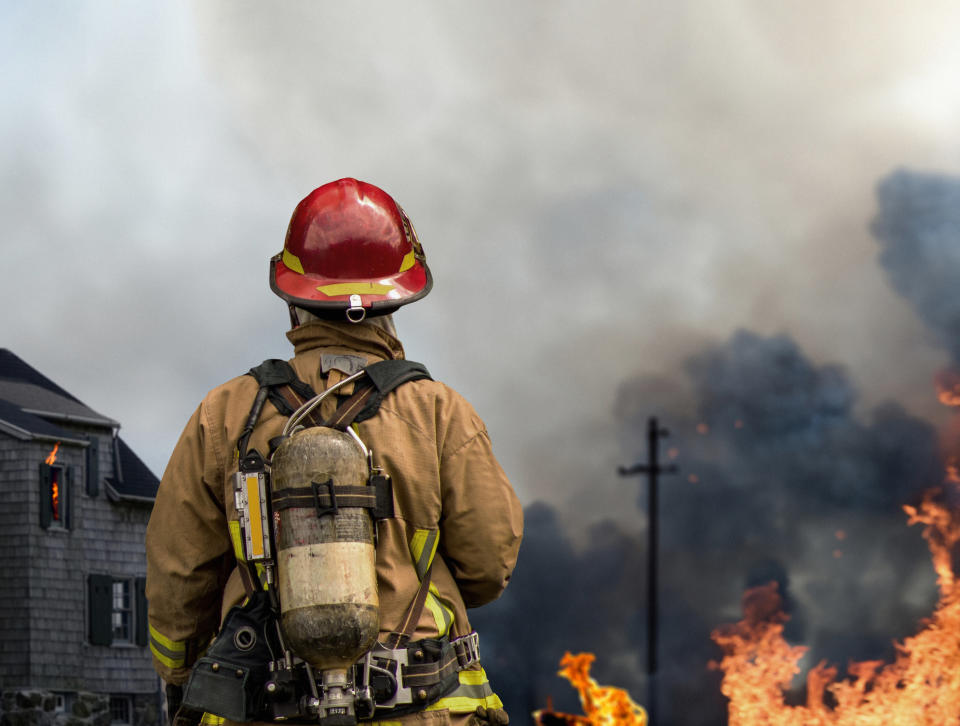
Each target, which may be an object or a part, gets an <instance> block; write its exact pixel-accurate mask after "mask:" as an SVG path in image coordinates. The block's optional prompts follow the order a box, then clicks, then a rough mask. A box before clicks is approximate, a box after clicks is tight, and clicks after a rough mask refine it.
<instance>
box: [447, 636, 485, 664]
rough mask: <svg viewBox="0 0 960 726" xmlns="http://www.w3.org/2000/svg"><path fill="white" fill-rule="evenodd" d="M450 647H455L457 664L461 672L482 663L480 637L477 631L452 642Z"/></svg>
mask: <svg viewBox="0 0 960 726" xmlns="http://www.w3.org/2000/svg"><path fill="white" fill-rule="evenodd" d="M450 645H452V646H453V649H454V651H455V652H456V654H457V663H458V665H459V666H460V668H459V670H463V669H464V668H468V667H470V666H472V665H473V664H474V663H479V662H480V635H479V634H478V633H477V631H476V630H474V631H473V632H472V633H470V634H469V635H464V636H463V637H462V638H457V639H456V640H451V641H450Z"/></svg>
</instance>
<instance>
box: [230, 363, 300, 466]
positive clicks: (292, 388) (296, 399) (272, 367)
mask: <svg viewBox="0 0 960 726" xmlns="http://www.w3.org/2000/svg"><path fill="white" fill-rule="evenodd" d="M247 375H250V376H253V378H254V379H255V380H256V381H257V383H259V384H260V390H259V391H257V397H256V398H255V399H253V406H252V407H251V408H250V414H249V415H248V416H247V421H246V424H245V425H244V427H243V431H242V432H241V433H240V438H239V439H238V440H237V452H238V458H240V459H242V458H243V457H244V456H246V455H247V444H248V443H249V442H250V436H251V435H252V434H253V429H254V427H255V426H256V425H257V421H258V420H259V419H260V413H261V412H262V411H263V406H264V404H265V403H266V402H267V401H268V400H269V401H270V403H272V404H273V405H274V406H275V407H276V409H277V411H279V412H280V413H281V414H282V415H284V416H289V415H290V414H292V413H293V412H294V410H295V409H296V408H297V406H299V405H300V403H302V402H303V401H306V400H308V399H310V398H313V397H314V396H315V395H316V394H315V393H314V391H313V388H311V387H310V384H308V383H305V382H303V381H301V380H300V379H299V378H297V374H296V372H295V371H294V370H293V366H291V365H290V364H289V363H288V362H287V361H285V360H280V359H279V358H270V359H268V360H265V361H264V362H263V363H261V364H260V365H258V366H255V367H254V368H251V369H250V370H249V371H247Z"/></svg>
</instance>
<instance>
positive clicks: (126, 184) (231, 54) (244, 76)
mask: <svg viewBox="0 0 960 726" xmlns="http://www.w3.org/2000/svg"><path fill="white" fill-rule="evenodd" d="M0 13H2V23H0V39H2V41H3V42H2V48H3V50H2V51H0V53H2V56H0V58H2V60H3V63H4V73H3V74H0V88H2V90H3V92H4V97H5V99H7V100H6V101H5V104H4V113H3V114H2V115H0V131H2V134H0V139H2V141H0V161H2V163H0V183H2V186H3V189H4V194H3V195H2V196H0V209H2V225H3V227H2V229H3V234H2V236H0V244H2V245H3V260H4V270H5V284H4V286H3V292H2V295H3V301H4V309H5V313H4V317H3V325H4V328H3V330H4V345H6V346H7V347H9V348H11V349H12V350H14V352H16V353H17V354H18V355H20V356H21V357H23V358H24V359H25V360H27V361H29V362H30V363H31V364H32V365H35V366H36V367H38V368H40V369H41V370H43V371H44V373H46V374H47V375H48V376H50V377H51V378H53V379H54V380H56V381H57V382H58V383H60V384H61V385H63V386H64V387H65V388H67V389H68V390H70V391H71V392H72V393H74V395H76V396H78V397H79V398H80V399H81V400H83V401H84V402H85V403H87V404H88V405H90V406H91V407H93V408H94V409H96V410H99V411H101V412H103V413H104V414H105V415H109V416H111V417H113V418H116V419H118V420H120V421H121V422H122V424H123V428H124V436H125V438H126V440H128V441H130V443H131V445H132V446H133V448H134V449H135V450H136V451H137V452H138V453H140V454H141V455H142V456H143V457H144V459H145V460H146V461H147V463H148V464H149V465H150V466H151V468H152V469H153V470H154V471H156V472H157V473H160V472H161V471H162V469H163V466H164V463H165V461H166V458H167V456H168V453H169V451H170V449H171V448H172V447H173V444H174V443H175V441H176V438H177V436H178V434H179V430H180V428H181V426H182V425H183V422H184V421H185V420H186V418H187V417H188V416H189V413H190V411H191V410H192V409H193V408H194V407H195V406H196V404H197V403H198V402H199V400H200V398H201V397H202V396H203V394H204V393H205V392H206V391H207V390H209V389H210V388H211V387H213V386H215V385H217V384H218V383H220V382H222V381H223V380H225V379H226V378H229V377H230V376H232V375H236V374H239V373H241V372H243V371H245V370H247V369H248V368H249V367H250V366H251V365H254V364H256V363H257V362H259V361H261V360H263V359H264V358H267V357H285V356H287V355H289V350H290V348H289V346H288V344H287V341H286V340H285V339H284V337H283V331H284V329H285V327H286V315H285V311H284V309H283V305H282V304H281V303H280V302H279V301H278V300H276V299H275V298H274V297H273V296H272V295H271V293H270V292H269V290H268V287H267V260H268V258H269V256H270V255H272V254H274V253H275V252H277V251H278V250H279V249H280V247H281V245H282V240H283V235H284V231H285V227H286V223H287V221H288V219H289V215H290V213H291V211H292V209H293V207H294V206H295V204H296V202H297V201H299V199H301V198H302V197H303V196H305V195H306V193H307V192H309V191H310V190H311V189H312V188H314V187H315V186H318V185H319V184H321V183H324V182H326V181H329V180H331V179H335V178H338V177H341V176H356V177H358V178H361V179H365V180H368V181H371V182H374V183H376V184H379V185H381V186H383V187H384V188H385V189H387V190H388V191H389V192H391V193H392V194H393V195H394V196H395V197H396V198H397V199H398V200H399V201H400V203H401V204H402V205H403V206H404V208H405V209H406V211H407V212H408V213H409V214H410V216H411V218H412V219H413V221H414V224H415V225H416V226H417V229H418V232H419V233H420V236H421V239H422V241H423V243H424V247H425V249H426V252H427V257H428V261H429V263H430V265H431V269H432V270H433V273H434V277H435V280H436V286H435V288H434V291H433V292H432V293H431V295H430V296H429V298H427V299H426V300H424V301H423V302H422V303H420V304H418V305H413V306H410V307H409V308H405V309H404V310H402V311H401V312H400V314H398V316H397V324H398V326H399V330H400V333H401V336H402V337H403V339H404V342H405V344H406V346H407V351H408V355H409V357H411V358H414V359H418V360H422V361H424V362H425V363H426V364H428V366H429V367H430V370H431V371H432V372H433V374H434V375H435V376H437V377H438V378H441V379H443V380H445V381H447V382H449V383H451V384H452V385H453V386H454V387H455V388H457V389H458V390H461V391H462V392H463V393H464V394H465V395H466V396H467V397H468V398H469V399H470V400H471V401H472V402H474V404H475V405H476V407H477V409H478V411H479V412H480V414H481V415H482V416H483V417H484V419H485V420H486V421H487V423H488V427H489V429H490V432H491V435H492V437H493V439H494V443H495V446H496V447H497V451H498V454H499V456H500V458H501V459H502V461H503V463H504V465H505V467H506V469H507V471H508V472H509V473H510V474H511V475H512V476H513V478H514V479H515V481H516V483H517V487H518V489H519V491H520V493H521V495H522V496H524V498H525V499H526V500H528V501H532V500H533V499H534V498H537V497H546V496H551V497H552V498H553V499H555V500H558V501H559V500H563V499H566V498H568V497H569V496H571V495H572V494H573V492H572V491H571V489H572V486H573V485H567V484H566V483H564V482H562V481H558V482H554V483H552V484H551V485H550V488H549V489H548V490H543V491H541V490H539V489H538V490H534V488H533V487H534V484H533V482H532V479H531V477H530V476H529V475H528V473H527V472H528V470H529V469H531V468H532V469H536V468H537V467H538V466H546V467H554V466H557V464H556V462H555V461H554V459H555V458H556V457H555V456H554V457H549V460H546V461H543V459H544V456H542V455H541V449H542V448H543V446H544V445H545V444H544V441H548V440H553V441H556V440H558V439H564V440H565V442H564V443H565V445H564V446H563V447H562V448H563V449H564V450H570V449H572V448H574V444H573V439H578V440H580V441H582V438H581V437H582V436H584V434H583V433H581V432H578V431H576V430H575V428H574V427H571V426H570V424H569V422H571V421H590V422H591V423H592V424H594V425H592V426H591V427H590V430H589V432H588V433H587V434H586V436H588V437H590V438H591V439H592V440H591V441H590V442H589V444H590V446H591V448H593V449H596V450H597V451H600V452H602V458H616V456H617V447H616V445H615V444H614V445H610V444H608V443H606V442H607V441H608V440H609V439H610V438H611V437H613V438H614V439H615V438H616V431H615V430H612V429H611V428H610V426H609V414H608V412H609V411H610V408H611V406H612V405H613V397H614V391H615V390H616V387H617V385H618V384H619V383H620V382H621V381H622V380H624V379H625V378H626V377H628V376H631V375H634V374H636V373H645V374H654V373H657V372H660V371H668V372H669V371H670V369H671V366H672V365H673V364H674V362H675V361H676V360H677V359H678V357H681V356H683V355H684V354H686V353H688V352H690V351H691V350H692V349H694V348H695V347H697V346H698V345H699V344H700V343H701V342H702V341H703V340H704V339H712V340H718V339H723V338H724V337H726V336H728V335H730V334H731V333H732V332H733V331H734V330H736V329H737V328H740V327H746V328H749V329H752V330H756V331H759V332H762V333H765V334H773V333H777V332H787V333H789V334H790V335H792V336H793V337H794V339H796V340H797V341H798V342H799V343H800V344H801V345H802V346H803V347H804V348H805V349H806V350H808V351H809V352H810V355H812V356H814V357H815V358H816V359H818V360H821V361H826V360H835V361H840V362H842V363H844V364H846V365H848V366H850V367H851V368H852V369H854V370H856V371H857V380H858V382H859V385H860V386H861V390H862V398H861V401H862V402H865V403H866V404H868V405H869V404H872V403H875V402H877V401H879V400H882V399H884V398H889V397H894V398H896V399H897V400H899V401H901V402H903V403H904V405H906V406H907V407H908V408H909V409H910V410H912V411H917V412H923V411H926V412H928V413H929V412H930V411H932V406H931V404H930V403H929V396H928V391H927V387H928V385H929V380H930V376H931V371H933V370H935V369H936V368H937V367H938V366H939V365H940V364H941V363H942V353H941V352H940V351H939V349H938V348H937V347H936V346H935V345H932V344H931V341H930V340H929V339H928V337H927V335H926V333H925V331H924V329H923V325H922V324H921V323H920V322H919V321H917V320H916V318H915V316H914V315H913V313H912V311H911V310H910V306H909V305H908V304H906V303H905V302H904V301H903V300H902V299H900V298H899V297H898V295H897V294H896V293H895V292H894V291H893V290H892V289H891V287H890V285H889V284H888V282H887V280H886V278H885V276H884V274H883V272H882V270H881V269H880V268H879V267H878V266H877V264H876V251H877V250H876V245H875V243H874V241H873V240H872V239H871V237H870V235H869V232H868V230H867V222H868V221H869V219H870V218H871V217H872V216H873V214H874V211H875V204H876V202H875V199H874V198H873V194H872V190H873V187H874V185H875V183H876V180H877V179H879V178H881V177H882V176H884V175H886V174H887V173H889V171H890V170H891V169H893V168H896V167H897V166H903V165H908V166H912V167H917V168H942V167H943V164H944V160H947V159H950V158H954V157H955V156H956V153H955V152H956V147H957V143H958V142H957V139H956V135H955V133H954V129H955V128H956V123H954V122H955V120H956V118H957V110H958V106H957V103H956V102H955V98H954V95H953V94H952V93H950V92H949V91H951V90H952V89H953V88H954V87H955V84H954V83H953V79H954V72H955V70H956V68H957V60H958V51H957V50H956V45H955V43H953V40H952V36H951V35H950V33H949V32H948V29H949V28H951V27H954V26H955V24H956V23H955V21H956V19H957V18H956V17H955V14H956V9H955V8H954V7H953V6H952V5H951V4H949V3H937V2H935V3H925V4H924V5H923V7H922V8H911V9H904V8H901V7H900V6H899V5H898V4H896V3H893V2H890V3H881V4H879V5H878V4H876V3H872V2H870V3H867V2H853V3H844V4H843V5H840V6H838V5H837V4H835V3H829V2H822V3H812V4H811V3H806V4H804V5H803V6H802V8H801V7H800V6H798V7H797V8H792V9H791V8H785V7H774V6H770V5H769V4H766V3H759V2H746V1H745V2H738V3H732V4H731V3H727V2H706V3H703V2H679V3H672V4H671V5H670V7H663V6H662V4H655V3H634V4H629V5H625V4H623V3H617V2H612V1H611V2H601V3H593V4H591V5H590V6H589V7H588V6H583V5H581V4H579V3H574V2H561V3H546V2H532V3H524V4H523V5H522V6H521V7H517V6H516V4H515V3H507V2H491V3H485V4H484V5H483V7H482V8H481V7H480V6H476V7H470V6H449V5H448V4H444V3H441V2H430V1H420V2H412V3H405V4H404V6H403V7H402V8H401V7H398V6H396V5H394V4H390V3H386V2H373V3H367V4H364V5H363V6H362V7H359V8H357V7H352V6H345V5H344V6H335V5H330V4H323V5H319V4H315V3H309V2H290V3H285V4H284V8H283V10H282V11H279V10H277V9H275V8H272V7H267V6H264V5H261V4H259V3H252V2H244V1H242V0H241V1H240V2H230V3H226V2H212V3H203V4H194V3H187V2H170V3H162V4H161V3H145V4H141V5H137V6H124V7H122V8H121V7H115V8H110V10H109V11H108V10H107V9H105V8H103V6H102V5H100V4H98V3H93V2H65V1H63V0H53V1H52V2H50V3H44V4H25V3H7V4H4V7H3V9H2V10H0ZM865 15H869V18H870V21H869V23H865V22H864V17H865ZM878 361H883V362H884V364H880V363H879V362H878ZM888 361H896V363H897V365H895V366H893V365H886V364H885V363H886V362H888ZM105 372H106V373H108V374H109V375H104V373H105ZM108 381H109V382H108ZM530 411H535V412H539V411H550V412H551V414H550V415H549V416H545V417H543V418H545V419H547V420H546V421H544V422H543V423H542V425H539V426H537V427H529V426H525V425H523V424H522V422H523V421H525V420H526V419H527V417H528V416H529V415H530V414H529V412H530ZM518 422H520V423H518ZM531 452H535V453H531ZM585 458H586V459H590V465H589V467H586V468H592V467H593V466H594V463H595V462H594V460H595V459H599V458H601V455H597V456H596V457H594V456H593V455H586V456H585ZM560 468H561V469H565V468H566V467H564V466H561V467H560ZM584 473H585V472H584V471H579V472H578V477H574V478H573V479H574V480H578V478H582V474H584Z"/></svg>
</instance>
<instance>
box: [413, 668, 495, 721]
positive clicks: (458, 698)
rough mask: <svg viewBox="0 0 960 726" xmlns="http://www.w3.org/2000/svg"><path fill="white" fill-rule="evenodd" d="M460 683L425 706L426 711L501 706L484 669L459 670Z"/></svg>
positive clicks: (472, 709) (458, 710) (467, 711)
mask: <svg viewBox="0 0 960 726" xmlns="http://www.w3.org/2000/svg"><path fill="white" fill-rule="evenodd" d="M459 677H460V685H459V686H457V689H456V690H455V691H454V692H453V693H451V694H450V695H449V696H444V697H443V698H441V699H440V700H439V701H437V702H436V703H431V704H430V705H429V706H427V707H426V709H424V710H426V711H439V710H441V709H444V708H448V709H450V712H451V713H472V712H474V711H476V710H477V707H478V706H483V707H484V708H503V701H501V700H500V697H499V696H498V695H497V694H496V693H494V692H493V689H492V688H491V687H490V681H489V680H487V673H486V671H484V670H483V668H481V669H480V670H478V671H460V673H459Z"/></svg>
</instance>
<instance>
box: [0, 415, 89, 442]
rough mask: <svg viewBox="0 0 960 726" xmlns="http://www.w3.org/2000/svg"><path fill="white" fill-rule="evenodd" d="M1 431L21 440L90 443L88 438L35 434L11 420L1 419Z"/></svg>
mask: <svg viewBox="0 0 960 726" xmlns="http://www.w3.org/2000/svg"><path fill="white" fill-rule="evenodd" d="M0 431H3V432H4V433H6V434H9V435H10V436H13V437H14V438H15V439H20V440H21V441H59V442H60V443H62V444H73V445H74V446H83V447H87V446H89V445H90V442H89V441H87V440H86V439H71V438H69V437H67V436H52V435H50V434H35V433H33V432H31V431H27V430H26V429H23V428H20V427H19V426H16V425H15V424H12V423H10V422H9V421H4V420H3V419H0Z"/></svg>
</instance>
